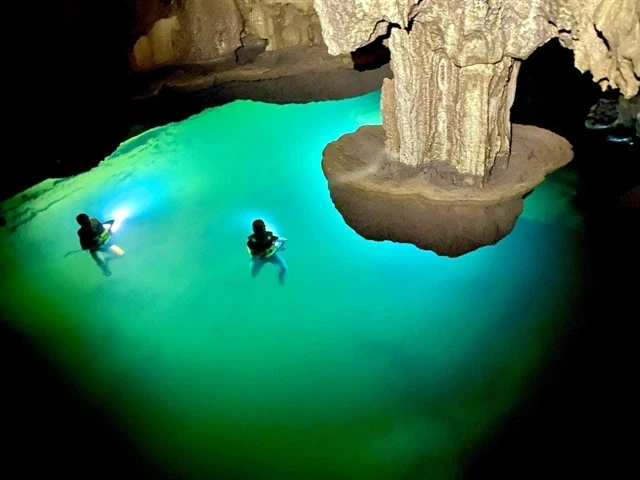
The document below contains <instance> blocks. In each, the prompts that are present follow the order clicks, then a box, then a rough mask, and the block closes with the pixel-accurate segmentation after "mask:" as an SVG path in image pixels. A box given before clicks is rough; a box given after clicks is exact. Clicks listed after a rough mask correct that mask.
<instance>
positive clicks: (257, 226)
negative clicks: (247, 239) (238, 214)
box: [251, 218, 267, 235]
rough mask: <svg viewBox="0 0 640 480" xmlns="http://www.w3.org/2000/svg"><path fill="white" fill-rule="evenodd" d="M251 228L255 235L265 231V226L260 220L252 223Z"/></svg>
mask: <svg viewBox="0 0 640 480" xmlns="http://www.w3.org/2000/svg"><path fill="white" fill-rule="evenodd" d="M251 228H253V233H255V234H257V235H262V234H264V232H265V231H266V229H267V227H266V226H265V224H264V222H263V221H262V220H260V219H259V218H258V219H257V220H254V221H253V223H252V224H251Z"/></svg>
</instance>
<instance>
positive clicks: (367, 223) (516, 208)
mask: <svg viewBox="0 0 640 480" xmlns="http://www.w3.org/2000/svg"><path fill="white" fill-rule="evenodd" d="M384 141H385V134H384V131H383V129H382V128H381V127H379V126H366V127H361V128H360V129H359V130H358V131H357V132H355V133H353V134H349V135H345V136H343V137H341V138H340V139H338V140H337V141H335V142H332V143H330V144H329V145H327V147H326V148H325V151H324V153H323V159H322V168H323V171H324V174H325V177H326V178H327V180H328V183H329V191H330V194H331V198H332V200H333V202H334V204H335V206H336V208H337V209H338V211H339V212H340V213H341V215H342V217H343V218H344V220H345V222H346V223H347V224H348V225H349V226H350V227H351V228H353V229H354V230H355V231H356V232H358V233H359V234H360V235H362V236H363V237H365V238H368V239H370V240H392V241H395V242H401V243H412V244H414V245H416V246H417V247H419V248H422V249H425V250H433V251H435V252H436V253H438V254H439V255H445V256H449V257H457V256H460V255H463V254H465V253H468V252H470V251H473V250H476V249H478V248H480V247H482V246H485V245H493V244H495V243H497V242H498V241H499V240H500V239H502V238H504V237H505V236H506V235H507V234H508V233H509V232H511V230H512V229H513V227H514V225H515V222H516V220H517V218H518V216H519V215H520V213H521V212H522V206H523V196H524V195H525V194H526V193H528V192H529V191H531V190H532V189H533V187H535V186H536V185H538V184H539V183H540V182H542V180H543V179H544V177H545V175H546V174H547V173H549V172H551V171H553V170H555V169H557V168H559V167H561V166H563V165H566V164H567V163H568V162H569V161H570V160H571V158H572V157H573V151H572V149H571V145H569V143H568V142H567V141H566V140H565V139H563V138H562V137H560V136H558V135H556V134H554V133H552V132H549V131H547V130H543V129H541V128H537V127H532V126H523V125H514V129H513V145H514V146H513V154H512V159H511V166H510V168H509V169H505V170H501V171H500V173H499V174H498V175H495V176H492V178H491V181H490V182H488V184H487V186H486V187H485V188H483V189H478V188H473V187H469V186H465V185H464V184H463V185H452V184H449V183H447V182H442V183H439V182H438V179H437V178H434V177H435V176H438V175H442V172H435V171H430V170H429V169H424V170H422V171H420V173H419V175H417V176H416V175H415V174H414V172H413V171H412V170H413V169H408V167H405V168H403V166H402V164H399V163H398V162H393V161H391V159H390V158H389V157H388V156H387V155H386V153H385V149H384Z"/></svg>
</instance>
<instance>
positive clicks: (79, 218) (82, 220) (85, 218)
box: [76, 213, 91, 225]
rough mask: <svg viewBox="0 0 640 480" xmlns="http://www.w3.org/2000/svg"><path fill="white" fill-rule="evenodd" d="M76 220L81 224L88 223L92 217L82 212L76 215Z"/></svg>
mask: <svg viewBox="0 0 640 480" xmlns="http://www.w3.org/2000/svg"><path fill="white" fill-rule="evenodd" d="M76 222H78V224H79V225H87V224H89V223H91V219H90V218H89V215H87V214H86V213H81V214H80V215H78V216H77V217H76Z"/></svg>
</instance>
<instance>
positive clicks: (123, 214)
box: [110, 208, 131, 233]
mask: <svg viewBox="0 0 640 480" xmlns="http://www.w3.org/2000/svg"><path fill="white" fill-rule="evenodd" d="M130 214H131V211H130V210H129V209H128V208H121V209H119V210H116V211H115V212H114V213H113V214H112V215H110V217H111V218H110V220H115V222H113V226H112V227H111V231H112V232H114V233H115V232H116V230H118V229H119V228H120V225H121V224H122V221H123V220H124V219H125V218H128V217H129V215H130Z"/></svg>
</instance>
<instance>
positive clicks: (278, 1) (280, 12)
mask: <svg viewBox="0 0 640 480" xmlns="http://www.w3.org/2000/svg"><path fill="white" fill-rule="evenodd" d="M236 1H237V2H238V7H239V8H240V11H241V12H242V16H243V18H244V25H245V31H244V34H245V35H252V36H255V37H259V38H263V39H265V40H267V50H277V49H279V48H286V47H296V46H311V45H317V44H320V43H322V29H321V27H320V19H319V18H318V15H317V14H316V12H315V9H314V8H313V0H236Z"/></svg>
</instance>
